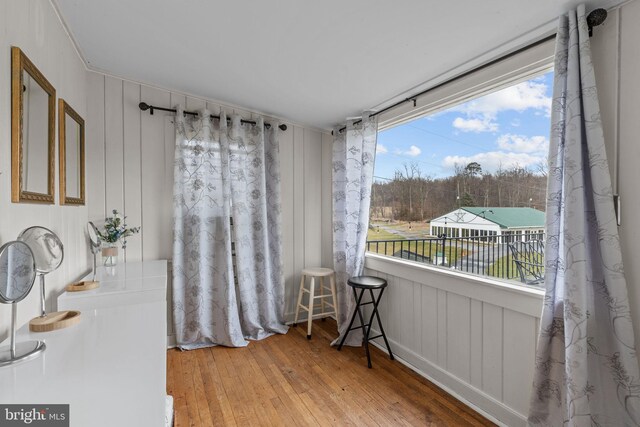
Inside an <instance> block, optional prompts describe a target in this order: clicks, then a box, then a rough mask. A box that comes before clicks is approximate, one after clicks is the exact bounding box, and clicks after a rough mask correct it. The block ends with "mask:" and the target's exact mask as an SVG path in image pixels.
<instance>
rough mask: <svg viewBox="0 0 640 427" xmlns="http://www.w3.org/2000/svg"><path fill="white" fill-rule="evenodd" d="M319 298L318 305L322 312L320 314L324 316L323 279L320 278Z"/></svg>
mask: <svg viewBox="0 0 640 427" xmlns="http://www.w3.org/2000/svg"><path fill="white" fill-rule="evenodd" d="M320 296H321V297H322V298H320V305H321V307H322V308H321V310H322V314H323V315H324V312H325V311H327V310H326V309H325V308H324V277H322V276H320ZM324 320H325V319H324V316H323V317H322V321H323V322H324Z"/></svg>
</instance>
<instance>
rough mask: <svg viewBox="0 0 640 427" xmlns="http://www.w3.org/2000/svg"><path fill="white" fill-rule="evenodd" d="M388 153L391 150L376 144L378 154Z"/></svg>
mask: <svg viewBox="0 0 640 427" xmlns="http://www.w3.org/2000/svg"><path fill="white" fill-rule="evenodd" d="M388 152H389V150H387V147H385V146H384V145H382V144H380V143H378V144H376V154H386V153H388Z"/></svg>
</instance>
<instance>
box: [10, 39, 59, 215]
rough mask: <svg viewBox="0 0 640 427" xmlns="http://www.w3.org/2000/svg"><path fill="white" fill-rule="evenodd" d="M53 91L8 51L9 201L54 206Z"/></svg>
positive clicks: (22, 56) (35, 71)
mask: <svg viewBox="0 0 640 427" xmlns="http://www.w3.org/2000/svg"><path fill="white" fill-rule="evenodd" d="M55 99H56V90H55V89H54V88H53V86H52V85H51V83H49V82H48V81H47V79H46V78H45V77H44V76H43V75H42V73H41V72H40V71H39V70H38V69H37V68H36V66H35V65H33V63H32V62H31V61H30V60H29V58H27V56H26V55H25V54H24V53H23V52H22V51H21V50H20V49H19V48H17V47H12V48H11V201H13V202H31V203H47V204H52V203H54V198H53V193H54V188H53V185H54V183H53V180H54V158H55V153H54V147H55V135H54V132H55V114H56V112H55Z"/></svg>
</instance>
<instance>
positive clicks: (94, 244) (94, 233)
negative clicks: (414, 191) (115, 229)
mask: <svg viewBox="0 0 640 427" xmlns="http://www.w3.org/2000/svg"><path fill="white" fill-rule="evenodd" d="M87 234H88V236H89V247H90V249H91V253H92V254H93V277H92V279H91V280H83V281H82V282H78V283H72V284H70V285H69V286H67V288H66V289H67V291H69V292H78V291H88V290H90V289H95V288H97V287H98V286H99V285H100V282H98V281H96V256H97V255H98V252H100V246H101V245H102V240H101V239H100V235H99V234H98V229H97V228H96V226H95V225H93V222H91V221H89V223H88V224H87Z"/></svg>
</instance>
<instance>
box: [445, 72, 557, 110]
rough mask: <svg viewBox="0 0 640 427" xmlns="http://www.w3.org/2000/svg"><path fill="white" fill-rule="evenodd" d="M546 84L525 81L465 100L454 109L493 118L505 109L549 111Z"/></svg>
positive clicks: (549, 101)
mask: <svg viewBox="0 0 640 427" xmlns="http://www.w3.org/2000/svg"><path fill="white" fill-rule="evenodd" d="M546 92H547V85H546V84H544V83H541V82H537V81H531V80H530V81H526V82H522V83H519V84H517V85H515V86H509V87H507V88H505V89H502V90H499V91H497V92H493V93H490V94H489V95H485V96H483V97H481V98H478V99H474V100H473V101H469V102H466V103H464V104H462V105H460V106H458V107H455V108H454V110H457V111H460V112H463V113H466V114H468V115H470V116H483V117H491V118H494V117H495V116H496V115H497V114H498V113H499V112H501V111H505V110H515V111H520V112H521V111H524V110H527V109H529V108H533V109H535V110H541V111H543V112H544V113H545V114H546V115H549V114H550V112H551V97H549V96H547V95H546Z"/></svg>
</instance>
